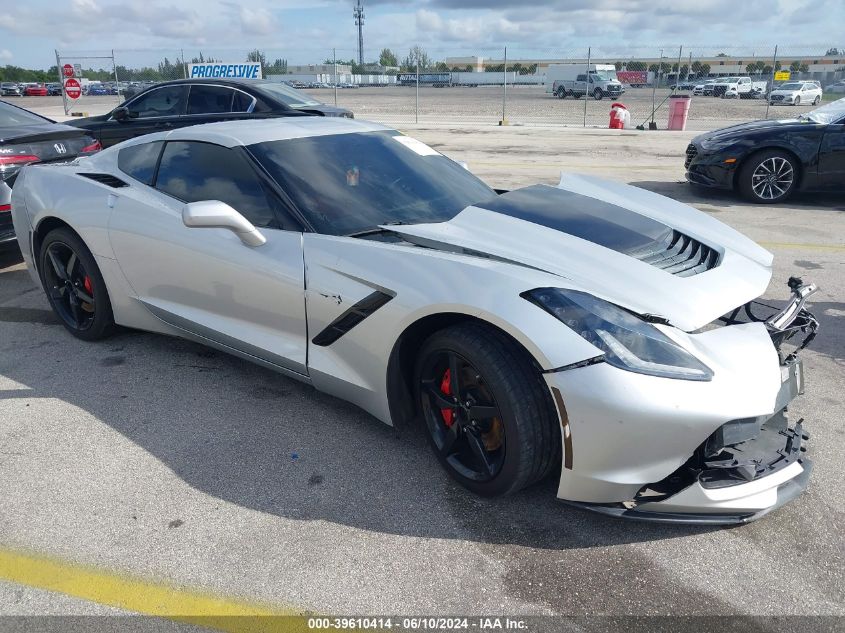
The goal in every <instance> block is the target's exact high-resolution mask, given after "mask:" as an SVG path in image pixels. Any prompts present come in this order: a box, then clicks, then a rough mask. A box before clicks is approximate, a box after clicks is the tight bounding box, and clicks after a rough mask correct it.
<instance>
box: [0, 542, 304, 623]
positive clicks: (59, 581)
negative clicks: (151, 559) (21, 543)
mask: <svg viewBox="0 0 845 633" xmlns="http://www.w3.org/2000/svg"><path fill="white" fill-rule="evenodd" d="M0 579H2V580H9V581H12V582H16V583H18V584H22V585H28V586H30V587H36V588H38V589H46V590H48V591H55V592H58V593H63V594H67V595H69V596H74V597H76V598H82V599H84V600H90V601H92V602H96V603H97V604H102V605H107V606H111V607H117V608H119V609H125V610H127V611H134V612H137V613H143V614H147V615H153V616H159V617H163V618H167V619H170V620H177V621H180V622H186V623H189V624H195V625H198V626H203V627H208V628H212V629H217V630H220V631H230V632H232V633H246V632H262V633H263V632H265V631H266V632H268V633H270V632H276V631H284V632H287V631H306V630H308V628H307V621H306V618H305V616H304V615H303V612H302V611H295V610H291V609H276V608H271V607H267V606H261V605H257V604H250V603H247V602H242V601H239V600H233V599H229V598H222V597H218V596H212V595H210V594H204V593H199V592H195V591H190V590H186V589H177V588H176V587H172V586H169V585H166V584H163V583H155V582H150V581H148V580H141V579H137V578H131V577H128V576H123V575H119V574H115V573H110V572H106V571H102V570H97V569H93V568H90V567H83V566H81V565H77V564H74V563H69V562H64V561H59V560H55V559H48V558H43V557H39V556H32V555H28V554H23V553H21V552H15V551H12V550H7V549H0ZM291 616H294V617H291ZM296 616H299V617H296Z"/></svg>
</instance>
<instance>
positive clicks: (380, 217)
mask: <svg viewBox="0 0 845 633" xmlns="http://www.w3.org/2000/svg"><path fill="white" fill-rule="evenodd" d="M249 150H250V151H251V152H252V154H253V155H254V156H255V157H256V158H257V159H258V161H259V162H260V163H261V164H262V165H263V166H264V168H265V169H267V171H268V172H269V173H270V175H271V176H273V178H274V179H275V180H276V182H278V183H279V185H280V186H281V187H282V188H283V189H284V190H285V191H286V192H287V194H288V195H289V196H290V197H291V199H292V200H293V202H294V203H295V204H296V205H297V207H299V209H300V210H301V211H302V213H303V214H305V216H306V217H307V218H308V220H309V221H310V222H311V224H312V225H313V226H314V228H315V229H316V230H317V231H318V232H320V233H325V234H328V235H348V234H350V233H356V232H359V231H365V230H368V229H373V228H375V227H377V226H378V225H379V224H388V223H400V224H414V223H418V222H445V221H446V220H450V219H451V218H453V217H455V216H456V215H457V214H458V213H459V212H460V211H462V210H463V209H464V208H465V207H468V206H470V205H472V204H475V203H477V202H481V201H483V200H488V199H490V198H493V197H495V196H496V193H495V192H494V191H493V190H492V189H491V188H490V187H488V186H487V185H485V184H484V183H483V182H482V181H481V180H479V179H478V178H476V177H475V176H473V175H472V174H471V173H470V172H469V171H467V170H466V169H464V168H463V167H461V166H460V165H458V164H457V163H456V162H454V161H452V160H450V159H448V158H446V157H445V156H443V155H442V154H439V153H438V152H436V151H434V150H433V149H431V148H430V147H428V146H427V145H425V144H424V143H421V142H420V141H418V140H416V139H413V138H410V137H408V136H404V135H403V134H400V133H399V132H394V131H389V132H364V133H353V134H333V135H328V136H312V137H306V138H297V139H290V140H284V141H268V142H265V143H258V144H256V145H251V146H249Z"/></svg>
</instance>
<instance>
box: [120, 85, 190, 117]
mask: <svg viewBox="0 0 845 633" xmlns="http://www.w3.org/2000/svg"><path fill="white" fill-rule="evenodd" d="M187 100H188V86H184V85H182V86H165V87H164V88H157V89H155V90H151V91H150V92H147V93H145V94H143V95H141V96H139V97H138V98H137V99H135V100H134V101H132V102H131V103H129V104H128V105H127V106H126V107H127V109H128V110H129V111H130V112H132V113H133V114H134V113H137V115H138V118H140V119H148V118H152V117H161V116H178V115H180V114H185V103H186V102H187Z"/></svg>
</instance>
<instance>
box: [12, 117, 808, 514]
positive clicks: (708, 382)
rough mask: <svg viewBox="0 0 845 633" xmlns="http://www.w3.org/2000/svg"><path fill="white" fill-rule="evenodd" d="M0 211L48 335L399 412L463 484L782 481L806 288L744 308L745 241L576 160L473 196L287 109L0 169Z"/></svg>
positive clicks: (775, 495) (639, 491) (414, 159)
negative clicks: (50, 328) (163, 351)
mask: <svg viewBox="0 0 845 633" xmlns="http://www.w3.org/2000/svg"><path fill="white" fill-rule="evenodd" d="M12 206H13V219H14V224H15V230H16V232H17V235H18V239H19V241H20V246H21V250H22V251H23V254H24V257H25V259H26V263H27V264H28V266H29V269H30V271H31V272H32V274H33V277H34V279H35V280H36V281H37V282H38V283H39V284H41V286H42V287H43V288H44V290H45V292H46V294H47V297H48V299H49V301H50V304H51V305H52V307H53V309H54V310H55V312H56V313H57V314H58V315H59V317H60V318H61V320H62V322H63V323H64V325H65V326H66V327H67V329H68V330H69V331H70V332H71V333H72V334H73V335H75V336H77V337H79V338H81V339H85V340H93V339H98V338H101V337H104V336H106V335H108V334H109V332H111V331H112V329H113V328H114V327H115V325H121V326H126V327H130V328H138V329H142V330H149V331H153V332H160V333H163V334H170V335H174V336H180V337H185V338H189V339H192V340H195V341H199V342H201V343H204V344H206V345H210V346H212V347H216V348H218V349H221V350H224V351H226V352H229V353H232V354H236V355H238V356H241V357H244V358H246V359H249V360H251V361H254V362H256V363H260V364H262V365H264V366H266V367H270V368H272V369H274V370H277V371H279V372H281V373H283V374H285V375H287V376H291V377H294V378H296V379H298V380H301V381H304V382H307V383H309V384H312V385H314V387H316V388H317V389H320V390H323V391H326V392H329V393H332V394H334V395H337V396H339V397H341V398H344V399H346V400H349V401H351V402H353V403H355V404H357V405H359V406H361V407H362V408H364V409H365V410H367V411H369V412H370V413H372V414H373V415H374V416H375V417H377V418H378V419H380V420H382V421H384V422H386V423H388V424H394V425H398V424H409V423H412V422H418V423H419V424H420V426H421V428H422V429H424V431H425V432H426V433H427V435H428V437H429V440H430V443H431V446H432V448H433V450H434V453H435V454H436V456H437V458H438V459H439V461H440V462H441V463H442V465H443V467H444V468H445V469H446V471H447V472H448V473H449V474H450V475H451V476H452V477H454V478H455V479H456V480H457V481H458V482H460V483H461V484H462V485H464V486H466V487H467V488H469V489H470V490H473V491H475V492H477V493H479V494H482V495H501V494H507V493H511V492H514V491H516V490H519V489H520V488H523V487H525V486H528V485H530V484H532V483H534V482H537V481H539V480H540V479H543V478H545V477H547V476H549V475H550V474H551V473H552V472H553V471H554V473H555V477H556V478H557V479H558V481H559V486H558V496H559V497H560V498H561V499H563V500H566V501H569V502H572V503H576V504H578V505H580V506H582V507H586V508H589V509H592V510H596V511H600V512H604V513H607V514H611V515H616V516H624V517H632V518H641V519H650V520H657V521H670V522H700V523H740V522H745V521H749V520H752V519H755V518H758V517H760V516H762V515H763V514H765V513H766V512H769V511H770V510H772V509H773V508H776V507H778V506H780V505H782V504H783V503H785V502H786V501H788V500H789V499H791V498H793V497H795V496H796V495H798V494H799V493H800V492H801V491H802V490H803V489H804V488H805V487H806V485H807V481H808V478H809V474H810V462H809V461H808V460H807V459H806V457H805V454H804V450H805V446H804V444H805V443H806V440H807V439H808V435H807V434H806V432H805V431H804V429H803V425H802V422H801V421H800V420H799V421H796V420H792V421H790V420H789V419H788V416H787V412H786V411H787V406H788V405H789V403H790V402H791V400H792V399H793V398H794V397H795V396H796V395H798V394H799V393H801V392H802V390H803V373H802V371H801V362H800V360H799V358H798V355H797V353H798V351H800V349H801V348H802V347H803V346H805V345H806V344H807V343H808V342H809V340H810V339H811V338H812V337H813V335H814V333H815V330H816V327H817V323H816V320H815V319H814V318H813V315H812V314H811V313H810V312H808V311H807V310H806V308H805V306H804V302H805V300H806V298H807V296H808V295H809V294H810V293H811V292H812V291H813V290H814V287H813V286H812V285H804V284H803V283H802V282H801V281H800V280H799V279H791V280H790V285H791V288H792V290H793V298H792V300H791V301H790V302H789V303H788V304H787V305H785V306H773V305H768V304H765V303H762V302H760V301H758V300H757V298H758V297H759V296H760V295H762V294H763V292H764V291H765V290H766V287H767V286H768V284H769V281H770V277H771V263H772V255H771V254H770V253H768V252H767V251H765V250H763V249H762V248H760V247H759V246H757V245H756V244H754V243H753V242H751V241H750V240H749V239H747V238H745V237H744V236H742V235H741V234H739V233H737V232H736V231H734V230H732V229H730V228H729V227H727V226H725V225H724V224H721V223H720V222H718V221H716V220H714V219H712V218H711V217H709V216H707V215H705V214H703V213H700V212H699V211H697V210H695V209H692V208H691V207H688V206H686V205H683V204H680V203H678V202H675V201H673V200H670V199H667V198H665V197H662V196H659V195H656V194H653V193H650V192H647V191H643V190H641V189H637V188H635V187H631V186H627V185H623V184H618V183H613V182H605V181H602V180H599V179H595V178H589V177H585V176H577V175H571V176H569V175H568V176H564V177H563V178H562V180H561V182H560V184H559V185H557V186H547V185H535V186H531V187H526V188H523V189H518V190H514V191H501V190H493V189H491V188H490V187H488V186H487V185H486V184H484V183H483V182H482V181H480V180H479V179H478V178H476V177H475V176H473V175H472V174H471V173H470V172H469V171H467V170H466V169H465V168H464V167H462V166H461V165H460V164H458V163H456V162H454V161H452V160H451V159H449V158H447V157H445V156H443V155H441V154H440V153H438V152H437V151H435V150H433V149H432V148H430V147H428V146H427V145H425V144H423V143H421V142H419V141H417V140H415V139H413V138H410V137H408V136H405V135H403V134H401V133H399V132H397V131H395V130H391V129H388V128H385V127H383V126H380V125H376V124H372V123H367V122H361V121H350V120H345V119H326V118H318V117H314V118H297V119H291V120H284V119H273V120H256V121H238V122H230V123H215V124H209V125H201V126H196V127H189V128H184V129H179V130H174V131H171V132H163V133H159V134H151V135H148V136H144V137H141V138H137V139H133V140H131V141H127V142H125V143H122V144H120V145H117V146H115V147H113V148H110V149H107V150H105V151H103V152H101V153H99V154H97V155H95V156H92V157H87V158H81V159H78V160H75V161H73V162H70V163H67V164H63V165H33V166H29V167H25V168H24V169H23V171H22V172H21V174H20V176H19V178H18V180H17V182H16V184H15V187H14V193H13V200H12ZM352 476H358V477H366V476H367V475H366V473H365V472H363V471H362V472H360V473H357V474H353V475H352Z"/></svg>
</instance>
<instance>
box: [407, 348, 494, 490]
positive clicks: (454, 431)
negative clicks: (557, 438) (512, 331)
mask: <svg viewBox="0 0 845 633" xmlns="http://www.w3.org/2000/svg"><path fill="white" fill-rule="evenodd" d="M420 388H421V390H422V394H423V398H425V401H426V403H427V405H428V406H427V407H426V422H427V424H428V430H429V433H430V434H431V438H432V441H433V442H434V446H435V449H436V450H437V451H438V452H439V453H440V455H441V456H442V458H443V459H444V460H446V461H447V462H448V463H449V465H450V466H451V467H452V468H454V469H455V471H456V472H457V473H459V474H460V475H461V476H463V477H466V478H467V479H471V480H473V481H478V482H488V481H491V480H492V479H494V478H495V477H496V475H498V474H499V472H500V471H501V470H502V464H503V463H504V457H505V450H506V446H507V444H506V441H507V438H506V437H505V429H504V424H503V423H502V413H501V411H499V406H498V405H497V404H496V399H495V398H494V397H493V395H492V394H491V393H490V389H489V387H488V385H487V384H486V383H485V382H484V379H483V378H482V377H481V375H480V374H479V373H478V370H477V369H476V368H475V367H473V366H472V364H471V363H470V362H469V361H467V360H466V359H465V358H463V357H461V356H459V355H458V354H457V353H456V352H454V351H442V352H439V353H437V354H433V355H431V356H430V357H429V358H428V359H427V361H426V364H425V366H424V367H423V373H422V377H421V383H420Z"/></svg>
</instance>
